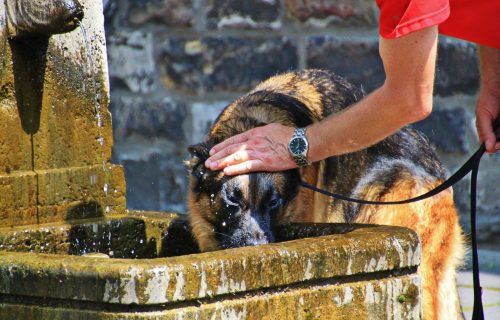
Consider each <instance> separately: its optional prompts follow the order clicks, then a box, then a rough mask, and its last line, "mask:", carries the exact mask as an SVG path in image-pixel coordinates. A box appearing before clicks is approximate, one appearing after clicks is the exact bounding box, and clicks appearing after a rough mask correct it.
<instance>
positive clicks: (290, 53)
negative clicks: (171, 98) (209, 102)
mask: <svg viewBox="0 0 500 320" xmlns="http://www.w3.org/2000/svg"><path fill="white" fill-rule="evenodd" d="M158 51H159V55H158V64H159V66H160V67H161V68H162V70H163V74H162V75H163V81H164V83H165V85H166V86H167V87H168V88H176V89H179V90H183V91H188V92H194V93H199V94H201V93H205V92H211V91H214V90H220V91H246V90H249V89H250V88H251V87H253V86H254V85H256V84H257V83H259V82H260V81H262V80H264V79H266V78H268V77H270V76H272V75H274V74H276V73H281V72H285V71H289V70H291V69H296V68H297V67H298V53H297V45H296V43H295V41H294V40H293V39H289V38H287V37H278V38H276V37H275V38H270V39H254V38H252V39H244V38H238V37H222V36H221V37H208V38H202V39H182V38H176V39H171V38H170V39H166V40H165V41H163V43H162V44H161V45H160V47H159V50H158Z"/></svg>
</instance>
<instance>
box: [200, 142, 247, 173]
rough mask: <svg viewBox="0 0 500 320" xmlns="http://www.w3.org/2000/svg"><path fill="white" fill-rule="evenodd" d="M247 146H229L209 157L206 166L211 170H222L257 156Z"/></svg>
mask: <svg viewBox="0 0 500 320" xmlns="http://www.w3.org/2000/svg"><path fill="white" fill-rule="evenodd" d="M246 147H247V146H245V145H244V144H238V145H233V146H228V147H226V148H225V149H222V150H220V151H219V152H218V153H216V154H214V155H213V156H211V157H210V158H209V159H207V161H205V166H206V167H207V168H209V169H211V170H220V169H222V168H225V167H227V166H231V165H235V164H238V163H241V162H245V161H249V160H251V159H252V158H255V156H254V152H253V151H252V150H249V149H245V148H246Z"/></svg>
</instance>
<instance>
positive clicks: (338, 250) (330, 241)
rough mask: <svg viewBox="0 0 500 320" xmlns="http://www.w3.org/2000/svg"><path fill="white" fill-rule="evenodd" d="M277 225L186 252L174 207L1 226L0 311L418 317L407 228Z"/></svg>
mask: <svg viewBox="0 0 500 320" xmlns="http://www.w3.org/2000/svg"><path fill="white" fill-rule="evenodd" d="M298 230H302V231H298ZM304 230H305V231H304ZM328 233H330V234H332V235H323V236H320V237H310V238H305V239H296V240H293V238H295V237H297V236H301V237H303V236H315V235H321V234H328ZM278 234H279V238H280V239H281V240H287V241H285V242H279V243H274V244H270V245H264V246H258V247H245V248H240V249H229V250H221V251H217V252H208V253H196V252H197V251H196V246H195V245H194V243H193V241H192V239H191V236H190V234H189V228H188V227H187V223H186V222H185V220H184V219H183V217H182V216H179V215H176V214H166V213H152V212H131V213H129V214H128V215H124V216H116V217H107V218H102V219H97V220H96V219H93V220H87V221H85V220H83V221H78V222H76V221H75V222H73V223H55V224H50V225H38V226H24V227H11V228H2V229H0V243H1V245H0V247H1V249H2V250H5V251H3V252H0V279H1V282H0V292H1V304H0V318H1V319H40V318H42V319H160V318H161V319H277V318H284V319H320V318H326V319H353V318H355V317H360V319H384V318H393V317H394V318H395V319H418V318H419V316H420V282H419V281H420V280H419V277H418V276H417V275H416V274H415V269H416V267H417V266H418V263H419V257H420V246H419V242H418V238H417V236H416V235H415V234H414V233H413V232H411V231H409V230H407V229H404V228H397V227H386V226H357V225H317V226H315V225H304V226H300V225H292V226H288V227H282V228H280V229H279V230H278ZM93 252H100V254H92V253H93ZM77 255H80V256H77ZM110 257H112V258H110ZM14 315H15V316H14Z"/></svg>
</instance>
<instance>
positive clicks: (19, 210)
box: [0, 171, 38, 227]
mask: <svg viewBox="0 0 500 320" xmlns="http://www.w3.org/2000/svg"><path fill="white" fill-rule="evenodd" d="M37 218H38V217H37V179H36V174H35V173H34V172H32V171H18V172H15V173H10V174H6V175H2V174H0V221H2V226H3V227H10V226H14V225H20V224H24V223H36V222H37Z"/></svg>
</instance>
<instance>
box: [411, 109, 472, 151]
mask: <svg viewBox="0 0 500 320" xmlns="http://www.w3.org/2000/svg"><path fill="white" fill-rule="evenodd" d="M466 125H467V114H466V112H465V110H464V109H463V108H454V109H449V110H447V109H444V110H439V109H438V110H434V111H433V112H432V113H431V114H430V116H429V117H427V118H426V119H425V120H423V121H419V122H417V123H415V124H413V126H414V127H415V128H416V129H418V130H420V131H422V132H423V133H425V135H426V136H427V137H428V138H429V140H430V142H431V143H432V144H433V145H434V146H436V148H437V149H439V150H440V151H444V152H450V153H462V154H466V153H467V152H469V146H468V143H467V131H466Z"/></svg>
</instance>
